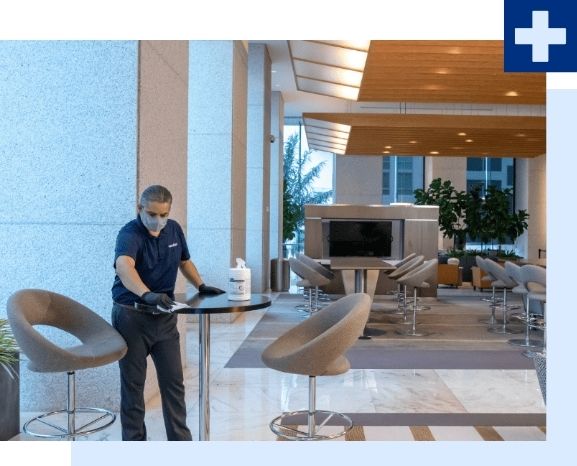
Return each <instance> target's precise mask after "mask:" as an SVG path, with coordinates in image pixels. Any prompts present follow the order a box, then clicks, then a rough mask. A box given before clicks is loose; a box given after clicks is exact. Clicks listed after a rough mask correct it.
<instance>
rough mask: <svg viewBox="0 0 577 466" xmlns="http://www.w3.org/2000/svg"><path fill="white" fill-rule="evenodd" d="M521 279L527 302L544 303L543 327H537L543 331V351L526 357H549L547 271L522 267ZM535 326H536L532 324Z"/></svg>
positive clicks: (527, 352) (540, 268)
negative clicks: (546, 304)
mask: <svg viewBox="0 0 577 466" xmlns="http://www.w3.org/2000/svg"><path fill="white" fill-rule="evenodd" d="M521 279H522V280H523V285H524V286H525V288H527V290H528V293H527V301H528V302H529V301H531V300H533V301H539V302H541V303H543V304H544V305H543V322H542V324H541V325H535V327H536V328H540V329H542V330H543V349H542V350H541V351H540V352H539V351H537V352H535V351H526V352H525V353H523V354H524V355H525V356H528V357H534V356H535V355H540V356H546V355H547V316H546V306H545V303H546V302H547V270H546V269H544V268H543V267H539V266H538V265H524V266H523V267H521ZM532 325H534V324H532Z"/></svg>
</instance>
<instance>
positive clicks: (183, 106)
mask: <svg viewBox="0 0 577 466" xmlns="http://www.w3.org/2000/svg"><path fill="white" fill-rule="evenodd" d="M139 52H140V53H139V57H140V60H139V80H138V81H139V82H138V89H139V93H138V164H137V165H138V177H137V193H138V194H137V195H140V193H141V192H142V191H143V190H144V189H145V188H146V187H147V186H150V185H152V184H160V185H163V186H166V187H167V188H168V189H169V190H170V192H171V193H172V197H173V201H172V209H171V211H170V218H172V219H173V220H176V221H177V222H178V223H179V224H180V225H181V226H182V228H183V229H184V231H185V233H186V226H187V216H186V203H187V180H186V166H187V139H188V102H187V100H188V41H141V42H140V51H139ZM136 200H138V198H137V199H136ZM186 283H187V282H186V279H185V278H184V277H183V276H182V274H180V273H179V274H178V279H177V282H176V292H177V293H185V292H186ZM178 328H179V331H180V346H181V353H182V361H183V364H184V365H186V354H185V350H186V316H184V315H179V316H178ZM157 393H158V383H157V378H156V371H155V368H154V364H153V363H152V359H151V358H150V357H149V359H148V374H147V377H146V387H145V392H144V396H145V399H146V400H148V399H149V398H151V397H152V396H154V395H155V394H157Z"/></svg>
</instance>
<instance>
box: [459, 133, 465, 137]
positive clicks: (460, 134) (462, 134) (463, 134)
mask: <svg viewBox="0 0 577 466" xmlns="http://www.w3.org/2000/svg"><path fill="white" fill-rule="evenodd" d="M466 135H467V133H458V136H466Z"/></svg>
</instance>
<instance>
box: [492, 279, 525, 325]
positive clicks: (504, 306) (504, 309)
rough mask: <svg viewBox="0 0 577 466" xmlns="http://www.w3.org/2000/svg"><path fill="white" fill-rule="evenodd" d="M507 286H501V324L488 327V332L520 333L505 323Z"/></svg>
mask: <svg viewBox="0 0 577 466" xmlns="http://www.w3.org/2000/svg"><path fill="white" fill-rule="evenodd" d="M507 310H508V306H507V288H503V302H502V303H501V311H502V312H503V324H502V325H501V324H499V325H498V326H496V327H490V328H489V329H488V331H489V332H490V333H497V334H499V335H510V334H514V333H521V332H520V331H519V330H516V329H512V328H511V327H508V326H507V324H508V322H507Z"/></svg>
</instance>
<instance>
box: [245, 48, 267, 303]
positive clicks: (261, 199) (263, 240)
mask: <svg viewBox="0 0 577 466" xmlns="http://www.w3.org/2000/svg"><path fill="white" fill-rule="evenodd" d="M270 74H271V60H270V56H269V54H268V50H267V48H266V45H265V44H250V45H249V48H248V107H247V121H248V128H247V154H246V158H247V172H246V178H247V192H246V202H247V206H246V262H247V264H248V266H249V267H250V269H251V283H252V291H253V292H255V293H262V292H264V291H267V290H268V289H269V287H270V259H269V257H270V256H269V228H270V225H269V223H270V219H269V217H270V165H271V160H270V152H271V150H270V149H271V147H270V146H271V89H270V86H271V85H270V80H271V77H270Z"/></svg>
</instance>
